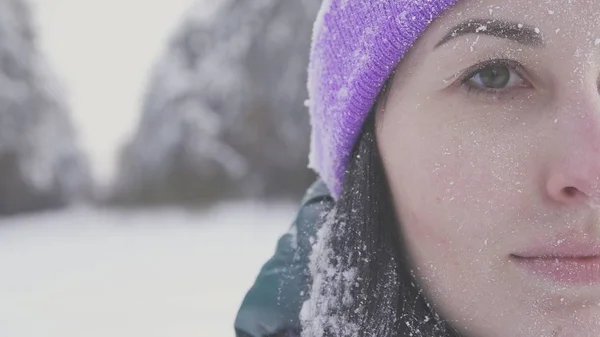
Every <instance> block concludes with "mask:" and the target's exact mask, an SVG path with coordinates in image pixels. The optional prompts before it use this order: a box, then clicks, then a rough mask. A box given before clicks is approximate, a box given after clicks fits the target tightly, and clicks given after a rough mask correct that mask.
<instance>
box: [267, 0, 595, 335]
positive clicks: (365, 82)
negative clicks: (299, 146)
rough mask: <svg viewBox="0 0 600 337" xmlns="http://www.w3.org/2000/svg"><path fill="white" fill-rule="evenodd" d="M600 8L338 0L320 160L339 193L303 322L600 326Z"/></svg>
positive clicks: (314, 68) (357, 329)
mask: <svg viewBox="0 0 600 337" xmlns="http://www.w3.org/2000/svg"><path fill="white" fill-rule="evenodd" d="M599 21H600V6H597V3H596V2H594V1H563V0H543V1H537V0H530V1H498V0H460V1H456V3H454V1H450V0H439V1H436V0H413V1H410V0H404V1H402V0H381V1H353V2H351V1H343V0H332V1H331V2H330V3H329V2H326V3H324V5H323V8H322V11H321V15H320V19H319V20H318V23H317V24H316V26H315V27H316V28H315V33H314V41H313V48H312V53H311V65H310V67H309V94H310V102H309V103H310V104H309V110H310V112H311V118H312V125H313V134H312V136H313V137H312V156H311V166H312V167H313V168H315V169H316V170H317V172H318V173H319V174H320V176H321V178H322V179H323V180H324V181H325V183H326V185H327V186H328V187H329V189H330V191H331V192H332V197H333V199H334V200H335V207H334V210H333V211H332V212H330V213H329V214H328V215H327V217H326V221H325V223H324V224H323V225H322V226H321V228H320V230H319V232H318V234H317V235H316V243H315V245H314V246H313V247H312V249H313V253H312V256H311V259H310V264H309V265H310V272H311V273H310V276H311V279H310V287H309V288H310V291H309V294H308V299H307V301H306V302H305V303H304V305H303V307H302V312H301V314H300V317H301V323H302V335H303V336H309V337H313V336H486V337H490V336H503V337H504V336H536V337H537V336H544V337H545V336H548V337H550V336H600V217H599V216H600V213H599V212H600V210H599V208H598V206H597V205H599V204H600V184H599V182H600V94H599V85H598V84H599V82H600V80H599V79H600V24H599ZM409 49H410V50H409ZM399 60H401V61H400V62H399ZM288 277H289V276H288ZM274 291H275V290H274Z"/></svg>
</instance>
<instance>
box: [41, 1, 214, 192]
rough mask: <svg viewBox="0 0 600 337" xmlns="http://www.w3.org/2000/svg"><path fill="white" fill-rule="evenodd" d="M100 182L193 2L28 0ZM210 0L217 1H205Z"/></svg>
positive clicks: (108, 173)
mask: <svg viewBox="0 0 600 337" xmlns="http://www.w3.org/2000/svg"><path fill="white" fill-rule="evenodd" d="M32 1H33V3H34V4H35V7H34V8H35V9H36V16H37V17H36V18H37V22H38V25H39V27H40V28H41V29H40V30H39V34H40V38H41V41H40V42H41V47H42V50H43V51H44V52H45V53H46V54H47V56H48V57H49V61H50V63H51V66H53V68H54V70H55V72H56V73H57V74H58V75H59V80H60V81H61V82H62V83H63V86H64V87H65V89H66V91H67V96H68V97H67V99H68V103H69V104H70V108H71V112H72V116H73V120H74V123H75V126H76V127H77V129H78V132H79V137H80V143H81V145H82V146H83V148H84V150H85V151H86V152H87V153H88V155H89V157H90V160H91V163H92V167H93V170H94V174H95V175H96V177H97V178H98V180H99V182H101V183H103V182H107V181H108V179H110V178H112V176H113V174H114V167H115V166H114V165H115V159H116V155H117V153H118V150H119V149H120V147H121V146H122V144H123V143H124V142H125V141H126V140H127V139H128V137H129V136H130V135H131V133H132V132H133V131H134V130H135V127H136V123H137V120H138V117H139V114H140V98H141V95H142V94H143V91H144V87H145V82H146V80H147V79H148V70H149V68H150V67H151V65H152V64H153V62H154V61H155V58H156V57H157V56H159V54H160V52H161V51H162V48H163V47H164V43H165V42H166V39H167V37H168V36H169V34H170V33H171V32H172V31H173V29H174V28H175V27H176V25H177V23H178V20H179V19H180V18H181V15H183V14H184V13H185V11H186V10H187V9H189V8H191V6H192V4H193V3H194V2H195V1H194V0H32ZM210 1H216V0H210Z"/></svg>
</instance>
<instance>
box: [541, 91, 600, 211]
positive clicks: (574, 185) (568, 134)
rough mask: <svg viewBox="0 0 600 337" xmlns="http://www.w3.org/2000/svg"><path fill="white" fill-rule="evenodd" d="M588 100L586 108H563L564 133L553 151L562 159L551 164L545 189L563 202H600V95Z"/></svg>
mask: <svg viewBox="0 0 600 337" xmlns="http://www.w3.org/2000/svg"><path fill="white" fill-rule="evenodd" d="M582 101H583V100H580V101H579V104H577V106H578V107H580V108H581V107H582V106H583V104H581V103H582ZM594 101H595V102H594ZM588 103H591V104H585V105H586V109H584V110H585V111H582V109H570V111H569V113H567V112H566V111H564V112H565V113H564V114H562V116H563V117H564V118H563V120H564V129H562V128H561V129H562V132H561V131H559V133H563V136H562V137H560V138H561V139H560V141H559V142H558V144H559V145H558V146H556V147H555V148H554V149H553V150H552V151H553V152H555V153H554V155H557V157H559V158H560V159H559V160H557V161H556V162H555V163H554V165H552V166H553V167H552V169H551V172H550V175H549V176H548V177H547V180H546V190H547V194H548V195H549V196H550V198H552V199H553V200H554V201H557V202H559V203H562V204H567V205H574V204H588V205H600V98H599V97H598V96H597V97H596V99H595V100H589V99H588ZM571 107H573V105H571ZM575 110H578V111H575ZM574 112H575V113H574ZM568 116H570V117H568ZM582 117H584V118H582Z"/></svg>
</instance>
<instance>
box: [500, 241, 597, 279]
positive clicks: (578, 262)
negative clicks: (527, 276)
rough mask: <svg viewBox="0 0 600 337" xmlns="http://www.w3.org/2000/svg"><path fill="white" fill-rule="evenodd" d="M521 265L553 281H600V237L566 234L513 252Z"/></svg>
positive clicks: (512, 257) (534, 273)
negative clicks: (592, 238)
mask: <svg viewBox="0 0 600 337" xmlns="http://www.w3.org/2000/svg"><path fill="white" fill-rule="evenodd" d="M511 259H512V261H513V262H515V263H516V264H517V265H518V266H519V267H521V268H523V269H525V270H526V271H528V272H530V273H532V274H533V275H535V276H537V277H541V278H544V279H547V280H550V281H553V282H557V283H562V284H570V285H598V284H600V241H595V242H592V241H589V240H580V239H576V238H566V239H559V240H552V241H551V244H548V242H546V243H545V245H540V246H535V247H534V248H531V249H528V250H525V251H522V252H519V253H518V254H512V255H511Z"/></svg>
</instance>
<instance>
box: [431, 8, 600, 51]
mask: <svg viewBox="0 0 600 337" xmlns="http://www.w3.org/2000/svg"><path fill="white" fill-rule="evenodd" d="M472 18H480V19H488V18H490V19H503V20H509V21H514V22H523V24H528V25H532V26H534V27H536V28H539V30H540V32H541V33H542V35H543V36H544V38H545V40H546V41H547V42H552V40H557V39H556V38H555V37H556V36H557V35H559V34H560V37H561V39H558V40H564V38H568V39H569V40H577V41H578V42H581V40H582V39H591V40H592V41H594V40H595V39H600V0H459V1H458V2H457V4H456V5H455V6H454V7H452V8H451V9H450V10H448V11H447V12H446V13H444V14H443V15H442V16H441V17H440V18H439V19H438V20H436V21H435V22H434V24H433V25H432V28H434V30H438V29H439V30H444V31H447V30H449V29H451V28H452V27H453V26H455V25H456V24H458V23H460V22H462V21H465V20H468V19H472ZM440 33H442V32H440Z"/></svg>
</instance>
